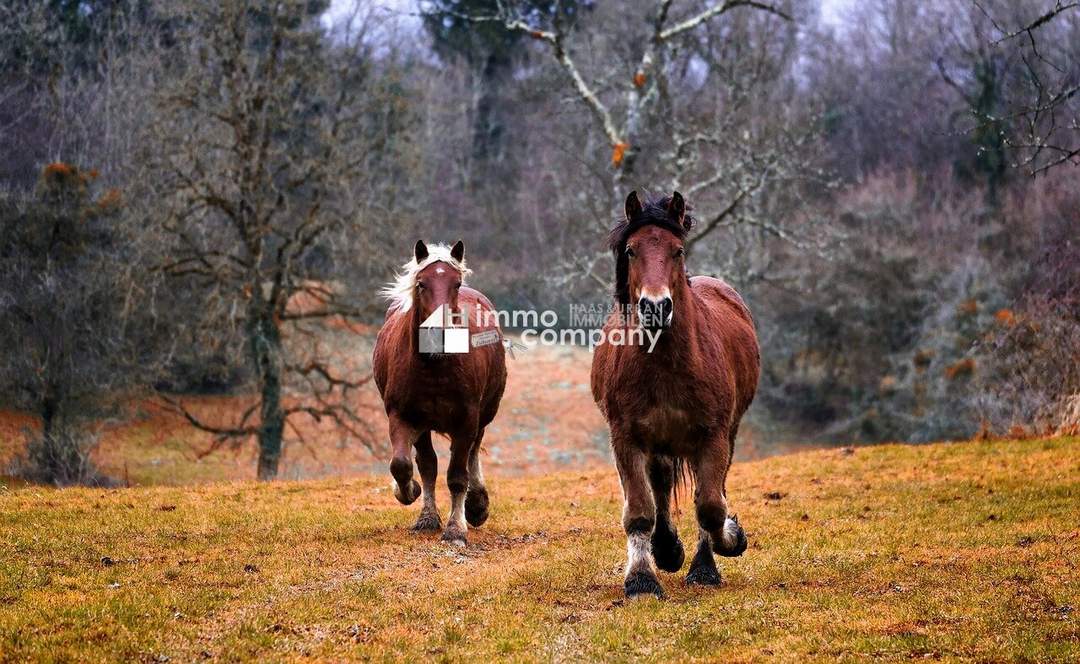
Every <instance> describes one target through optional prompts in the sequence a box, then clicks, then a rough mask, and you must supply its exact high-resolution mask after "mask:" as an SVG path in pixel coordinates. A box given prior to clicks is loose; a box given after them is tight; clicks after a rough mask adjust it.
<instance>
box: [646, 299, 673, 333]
mask: <svg viewBox="0 0 1080 664" xmlns="http://www.w3.org/2000/svg"><path fill="white" fill-rule="evenodd" d="M674 313H675V305H674V304H673V303H672V301H671V298H670V297H666V296H665V297H659V298H651V297H642V298H641V299H640V300H638V320H639V321H640V322H641V326H642V327H644V328H645V329H647V330H660V329H663V328H666V327H669V326H670V325H671V319H672V317H673V314H674Z"/></svg>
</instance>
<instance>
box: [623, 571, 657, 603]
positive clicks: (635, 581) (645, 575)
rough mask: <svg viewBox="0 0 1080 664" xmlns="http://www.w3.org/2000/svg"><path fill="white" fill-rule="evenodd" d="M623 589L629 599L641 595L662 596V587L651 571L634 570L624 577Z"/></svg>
mask: <svg viewBox="0 0 1080 664" xmlns="http://www.w3.org/2000/svg"><path fill="white" fill-rule="evenodd" d="M623 589H624V590H625V591H626V596H627V598H629V599H634V598H635V597H641V596H642V595H653V596H654V597H663V596H664V589H663V588H662V587H661V586H660V581H658V580H657V579H656V577H655V576H654V575H653V574H652V573H651V572H634V573H633V574H631V575H630V576H628V577H626V581H624V582H623Z"/></svg>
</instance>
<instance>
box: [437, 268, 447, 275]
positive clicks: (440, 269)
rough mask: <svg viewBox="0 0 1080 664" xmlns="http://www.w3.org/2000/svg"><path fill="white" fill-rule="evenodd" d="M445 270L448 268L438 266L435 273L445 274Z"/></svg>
mask: <svg viewBox="0 0 1080 664" xmlns="http://www.w3.org/2000/svg"><path fill="white" fill-rule="evenodd" d="M445 272H446V270H444V269H443V268H441V267H437V268H435V274H443V273H445Z"/></svg>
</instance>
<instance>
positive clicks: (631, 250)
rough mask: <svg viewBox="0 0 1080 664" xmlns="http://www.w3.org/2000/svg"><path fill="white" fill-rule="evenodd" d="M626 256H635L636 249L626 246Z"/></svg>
mask: <svg viewBox="0 0 1080 664" xmlns="http://www.w3.org/2000/svg"><path fill="white" fill-rule="evenodd" d="M626 256H627V257H628V258H633V257H634V250H633V249H631V248H630V247H627V248H626Z"/></svg>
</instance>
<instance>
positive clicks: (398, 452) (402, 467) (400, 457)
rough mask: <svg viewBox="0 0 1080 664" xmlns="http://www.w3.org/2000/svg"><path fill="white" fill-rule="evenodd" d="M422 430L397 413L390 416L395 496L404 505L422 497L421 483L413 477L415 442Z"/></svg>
mask: <svg viewBox="0 0 1080 664" xmlns="http://www.w3.org/2000/svg"><path fill="white" fill-rule="evenodd" d="M419 436H420V432H419V431H417V430H416V429H414V428H413V427H411V426H409V425H408V424H406V423H405V422H404V421H402V420H401V418H399V417H397V416H396V415H391V416H390V444H391V446H392V447H393V449H394V456H393V458H392V459H390V474H391V475H393V476H394V497H395V498H397V499H398V502H400V503H401V504H402V505H412V504H413V502H415V501H416V499H417V498H419V497H420V485H419V484H418V483H417V482H416V480H414V479H413V460H412V447H413V443H414V442H416V440H417V439H418V438H419Z"/></svg>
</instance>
